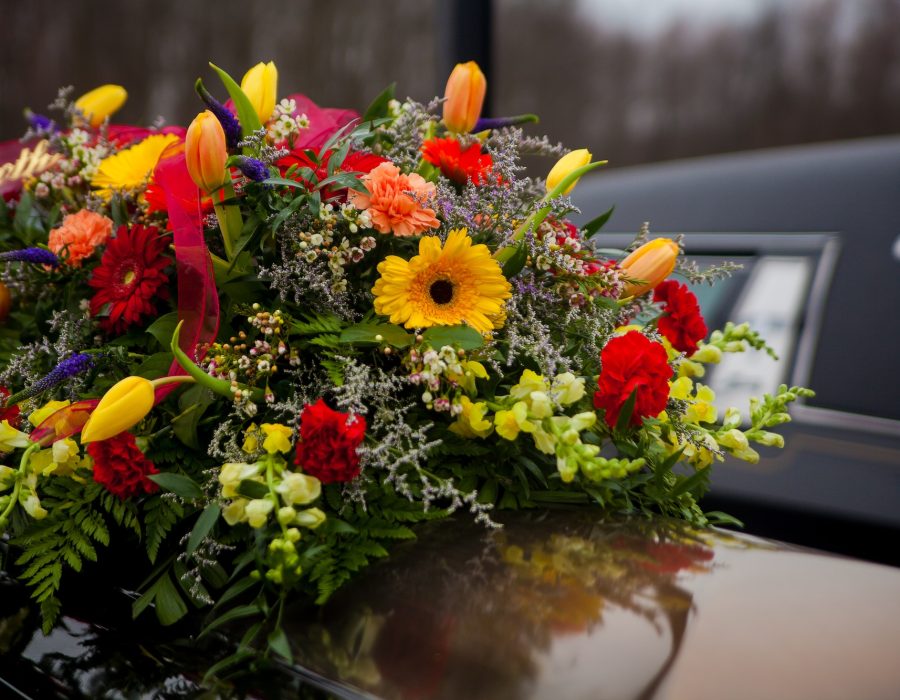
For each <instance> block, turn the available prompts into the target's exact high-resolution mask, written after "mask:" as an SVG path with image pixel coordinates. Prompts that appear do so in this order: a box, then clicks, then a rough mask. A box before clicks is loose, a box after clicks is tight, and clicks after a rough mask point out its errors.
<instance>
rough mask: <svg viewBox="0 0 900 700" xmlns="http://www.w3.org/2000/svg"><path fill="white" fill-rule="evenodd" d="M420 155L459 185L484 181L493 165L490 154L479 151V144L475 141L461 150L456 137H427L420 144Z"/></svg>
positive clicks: (477, 183)
mask: <svg viewBox="0 0 900 700" xmlns="http://www.w3.org/2000/svg"><path fill="white" fill-rule="evenodd" d="M422 156H423V157H424V158H425V160H427V161H428V162H429V163H431V164H432V165H434V166H436V167H438V168H440V169H441V172H442V173H443V174H444V176H445V177H447V178H449V179H450V180H453V182H456V183H458V184H460V185H465V184H466V183H467V182H468V181H469V180H471V181H472V182H474V183H475V184H476V185H480V184H482V183H483V182H486V181H487V179H488V177H489V176H490V174H491V168H492V167H493V165H494V161H493V159H492V158H491V154H490V153H482V152H481V144H479V143H478V142H475V143H473V144H472V145H471V146H469V147H468V148H467V149H466V150H465V151H463V150H462V146H461V145H460V143H459V141H457V140H456V139H429V140H428V141H426V142H425V143H423V144H422Z"/></svg>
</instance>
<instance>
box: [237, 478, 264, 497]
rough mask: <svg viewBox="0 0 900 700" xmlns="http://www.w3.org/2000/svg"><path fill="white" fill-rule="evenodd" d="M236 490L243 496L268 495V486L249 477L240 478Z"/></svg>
mask: <svg viewBox="0 0 900 700" xmlns="http://www.w3.org/2000/svg"><path fill="white" fill-rule="evenodd" d="M237 492H238V493H239V494H241V495H242V496H243V497H244V498H265V497H266V496H268V495H269V488H268V487H267V486H266V485H265V484H261V483H259V482H258V481H252V480H251V479H241V483H240V484H238V487H237Z"/></svg>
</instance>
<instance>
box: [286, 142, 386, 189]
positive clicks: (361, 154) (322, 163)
mask: <svg viewBox="0 0 900 700" xmlns="http://www.w3.org/2000/svg"><path fill="white" fill-rule="evenodd" d="M333 154H334V151H325V152H324V153H320V154H319V156H318V162H316V161H315V160H313V159H312V158H310V156H309V154H307V152H306V149H305V148H295V149H294V150H293V151H291V152H290V153H288V154H287V155H286V156H284V157H283V158H280V159H279V160H278V161H276V162H275V165H277V166H278V169H279V170H280V171H281V174H282V176H284V175H285V174H286V173H287V170H288V168H290V167H291V166H292V165H296V166H298V167H299V168H309V169H310V170H312V171H313V172H315V174H316V180H324V179H325V178H326V177H328V161H329V159H330V158H331V156H332V155H333ZM385 162H387V158H382V157H381V156H378V155H375V154H374V153H368V152H366V151H351V152H350V153H348V154H347V156H346V158H344V160H343V162H342V163H341V164H340V166H339V167H338V168H337V169H336V171H337V172H345V173H353V172H357V173H369V172H372V170H374V169H375V168H377V167H378V166H379V165H381V164H382V163H385ZM291 178H292V179H294V180H297V181H299V182H304V183H306V185H307V186H310V185H311V183H309V182H307V181H306V180H305V179H304V178H302V177H300V175H299V174H298V171H295V172H294V173H293V174H292V175H291ZM322 196H323V197H324V198H325V199H331V198H332V197H337V198H338V199H341V200H343V199H346V198H347V188H346V187H343V188H339V189H336V190H335V189H332V187H331V186H330V185H329V186H326V187H325V190H324V192H323V194H322Z"/></svg>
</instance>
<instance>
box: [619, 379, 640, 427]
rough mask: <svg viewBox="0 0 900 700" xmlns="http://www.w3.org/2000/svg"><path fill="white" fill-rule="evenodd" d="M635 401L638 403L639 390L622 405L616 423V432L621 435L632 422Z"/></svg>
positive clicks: (632, 393)
mask: <svg viewBox="0 0 900 700" xmlns="http://www.w3.org/2000/svg"><path fill="white" fill-rule="evenodd" d="M635 401H637V389H635V390H634V391H632V392H631V396H629V397H628V400H627V401H626V402H625V403H624V404H622V408H621V410H620V411H619V419H618V420H617V421H616V430H617V431H619V432H620V433H621V432H623V431H625V430H626V429H627V428H628V425H629V423H630V422H631V414H632V413H634V402H635Z"/></svg>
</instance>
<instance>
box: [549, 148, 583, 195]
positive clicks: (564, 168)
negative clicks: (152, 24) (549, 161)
mask: <svg viewBox="0 0 900 700" xmlns="http://www.w3.org/2000/svg"><path fill="white" fill-rule="evenodd" d="M590 162H591V152H590V151H589V150H588V149H586V148H579V149H578V150H577V151H569V152H568V153H566V155H564V156H563V157H562V158H560V159H559V160H558V161H556V165H554V166H553V167H552V168H551V169H550V172H549V173H548V174H547V192H551V191H553V190H554V189H556V186H557V185H558V184H559V183H560V182H562V181H563V180H564V179H565V178H566V176H567V175H568V174H569V173H571V172H573V171H575V170H578V168H581V167H583V166H585V165H587V164H588V163H590ZM577 184H578V180H575V182H573V183H572V184H571V185H569V186H568V187H566V189H565V190H563V192H562V194H564V195H566V194H569V192H571V191H572V190H573V189H575V185H577Z"/></svg>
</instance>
